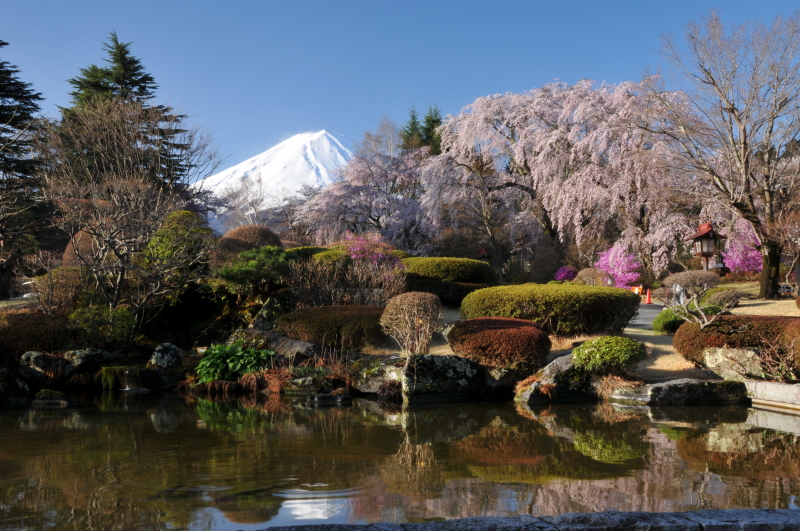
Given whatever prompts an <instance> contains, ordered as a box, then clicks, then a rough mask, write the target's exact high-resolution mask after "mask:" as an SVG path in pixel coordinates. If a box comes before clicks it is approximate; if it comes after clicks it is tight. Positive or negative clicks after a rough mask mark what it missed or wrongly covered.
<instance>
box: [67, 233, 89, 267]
mask: <svg viewBox="0 0 800 531" xmlns="http://www.w3.org/2000/svg"><path fill="white" fill-rule="evenodd" d="M74 240H75V243H74V244H73V242H69V243H67V247H66V248H65V249H64V254H63V255H61V264H62V265H64V266H65V267H80V266H81V261H80V259H79V258H78V253H80V255H81V256H83V257H84V258H88V257H91V256H93V247H94V238H92V236H91V235H90V234H89V233H87V232H86V231H82V230H81V231H78V232H77V233H75V236H74ZM75 247H77V248H78V253H76V252H75Z"/></svg>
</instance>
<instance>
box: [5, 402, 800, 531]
mask: <svg viewBox="0 0 800 531" xmlns="http://www.w3.org/2000/svg"><path fill="white" fill-rule="evenodd" d="M798 427H800V418H799V417H791V416H788V415H782V414H780V413H770V412H765V411H759V410H754V409H747V408H740V407H725V408H720V407H717V408H681V409H678V410H651V411H645V412H632V411H630V410H617V409H614V408H613V407H611V406H610V405H604V404H600V405H561V406H553V407H550V408H543V409H540V410H534V411H518V410H517V409H515V406H514V405H513V404H496V403H481V404H448V405H436V406H425V407H415V408H413V409H409V410H405V411H403V410H400V409H399V408H397V409H394V410H393V409H392V408H388V410H387V409H385V408H382V407H380V406H379V405H378V404H377V403H375V402H371V401H367V400H356V401H355V403H354V404H353V406H352V407H347V408H331V409H313V408H308V407H303V406H297V405H290V404H289V403H286V402H281V401H272V402H263V403H257V402H255V401H232V402H226V403H214V402H210V401H207V400H199V401H189V400H185V399H181V398H178V397H175V396H159V395H152V396H151V395H129V394H124V393H123V394H120V393H116V394H112V393H107V394H103V395H101V396H97V397H94V398H92V399H87V400H84V401H83V402H82V403H79V404H78V406H76V407H73V408H69V409H66V410H57V411H43V410H17V411H6V412H2V413H0V433H2V444H0V529H14V530H17V529H89V528H91V529H104V530H109V529H136V528H147V529H197V530H201V529H202V530H206V529H208V530H212V529H213V530H216V529H263V528H265V527H269V526H278V525H292V524H313V523H371V522H378V521H389V522H421V521H429V520H435V519H445V518H448V519H449V518H460V517H467V516H510V515H515V514H520V513H527V514H532V515H551V514H559V513H564V512H573V511H581V512H591V511H602V510H606V509H615V510H645V511H687V510H695V509H716V508H797V505H800V501H798V496H800V435H798V434H800V429H798ZM774 428H780V429H785V430H787V431H790V432H791V431H795V434H793V433H786V432H781V431H776V430H775V429H774Z"/></svg>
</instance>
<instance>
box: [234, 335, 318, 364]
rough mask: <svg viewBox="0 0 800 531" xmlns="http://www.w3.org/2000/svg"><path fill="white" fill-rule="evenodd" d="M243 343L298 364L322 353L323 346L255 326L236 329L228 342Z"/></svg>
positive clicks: (248, 346)
mask: <svg viewBox="0 0 800 531" xmlns="http://www.w3.org/2000/svg"><path fill="white" fill-rule="evenodd" d="M234 343H241V344H243V345H244V346H245V347H247V348H254V349H257V350H271V351H273V352H274V353H275V354H278V355H279V356H282V357H283V358H285V359H286V361H287V362H288V364H290V365H291V364H293V365H298V364H300V363H301V362H303V361H305V360H307V359H310V358H313V357H314V356H317V355H319V354H321V353H322V346H321V345H317V344H316V343H309V342H308V341H300V340H298V339H291V338H288V337H286V336H285V335H283V334H281V333H280V332H264V331H262V330H256V329H254V328H242V329H239V330H236V331H235V332H234V333H233V334H232V335H231V336H230V337H229V338H228V341H227V343H226V344H228V345H232V344H234Z"/></svg>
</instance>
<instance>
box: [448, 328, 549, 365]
mask: <svg viewBox="0 0 800 531" xmlns="http://www.w3.org/2000/svg"><path fill="white" fill-rule="evenodd" d="M447 340H448V341H449V342H450V347H451V348H452V349H453V352H454V353H455V354H456V355H457V356H462V357H464V358H468V359H471V360H474V361H476V362H478V363H480V364H482V365H487V366H490V367H519V368H522V369H525V370H528V371H531V372H532V371H535V370H537V369H538V368H539V367H541V366H542V365H543V363H544V360H545V359H546V358H547V355H548V354H549V353H550V346H551V345H550V338H549V337H547V334H546V333H545V332H544V331H543V330H542V329H541V328H539V327H538V326H537V325H536V324H534V323H532V322H530V321H526V320H524V319H508V318H502V317H478V318H476V319H469V320H467V321H460V322H458V323H456V324H455V326H453V328H452V329H451V330H450V332H449V333H448V334H447Z"/></svg>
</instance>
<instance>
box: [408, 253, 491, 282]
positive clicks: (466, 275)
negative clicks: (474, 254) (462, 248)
mask: <svg viewBox="0 0 800 531" xmlns="http://www.w3.org/2000/svg"><path fill="white" fill-rule="evenodd" d="M403 265H404V266H405V268H406V273H408V275H409V276H410V277H413V276H418V277H423V278H427V279H434V280H442V281H447V282H466V283H470V284H485V283H491V282H497V272H495V270H494V268H493V267H492V266H491V265H489V264H487V263H486V262H481V261H480V260H472V259H470V258H444V257H424V258H423V257H417V258H406V259H404V260H403Z"/></svg>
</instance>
